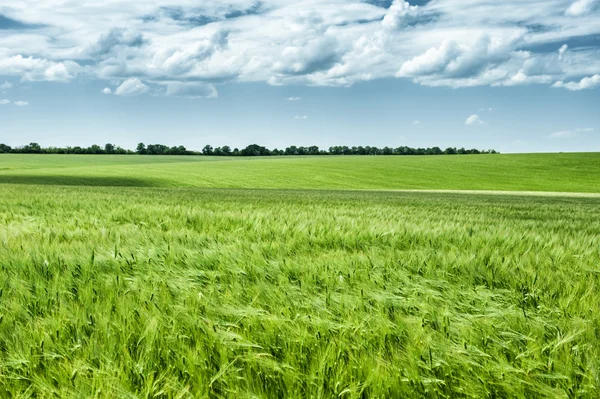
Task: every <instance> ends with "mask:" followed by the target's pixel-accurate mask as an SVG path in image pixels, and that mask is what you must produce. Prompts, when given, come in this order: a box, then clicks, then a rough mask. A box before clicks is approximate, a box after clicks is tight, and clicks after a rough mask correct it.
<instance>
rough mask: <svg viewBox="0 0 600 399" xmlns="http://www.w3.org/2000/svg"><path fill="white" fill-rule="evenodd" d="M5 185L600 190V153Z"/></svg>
mask: <svg viewBox="0 0 600 399" xmlns="http://www.w3.org/2000/svg"><path fill="white" fill-rule="evenodd" d="M0 183H8V184H46V185H97V186H146V187H205V188H210V187H219V188H279V189H338V190H345V189H371V190H372V189H378V190H398V189H439V190H508V191H555V192H586V193H598V192H600V153H580V154H575V153H568V154H514V155H465V156H414V157H413V156H388V157H384V156H377V157H370V156H354V157H343V156H337V157H336V156H325V157H273V158H271V157H264V158H240V157H231V158H225V157H173V156H171V157H169V156H166V157H160V156H154V157H153V156H109V155H98V156H94V155H79V156H78V155H14V154H5V155H2V156H0Z"/></svg>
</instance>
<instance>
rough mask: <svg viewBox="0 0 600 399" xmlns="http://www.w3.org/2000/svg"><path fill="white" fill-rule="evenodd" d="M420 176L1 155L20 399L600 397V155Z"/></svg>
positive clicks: (406, 163) (332, 165) (13, 379)
mask: <svg viewBox="0 0 600 399" xmlns="http://www.w3.org/2000/svg"><path fill="white" fill-rule="evenodd" d="M21 157H22V158H21ZM496 157H498V158H496ZM512 157H517V158H512ZM518 157H521V158H518ZM408 158H410V157H406V159H405V158H404V157H394V158H388V157H377V158H375V157H352V158H346V157H338V158H333V157H325V158H277V159H252V160H246V159H240V158H235V159H211V158H208V157H207V158H205V157H197V158H193V157H190V158H181V157H178V158H169V157H164V158H163V157H137V156H129V157H117V158H112V157H110V156H99V157H95V156H82V157H77V156H70V157H61V156H47V157H43V156H42V157H39V156H35V155H34V156H6V157H5V156H0V183H2V184H0V270H1V272H0V397H82V398H84V397H85V398H87V397H98V398H112V397H126V398H127V397H128V398H147V397H156V398H195V397H214V398H220V397H223V398H229V397H231V398H276V397H291V398H330V397H340V398H384V397H385V398H388V397H391V398H420V397H428V398H461V397H464V398H482V397H483V398H486V397H487V398H512V397H522V398H596V397H599V396H600V212H599V209H600V198H598V197H597V196H595V194H588V195H591V196H590V197H585V196H579V197H575V196H573V197H571V196H569V195H571V194H569V193H566V192H567V191H577V192H583V193H586V192H587V193H594V192H596V193H597V192H600V188H599V187H600V183H599V180H598V175H594V173H595V172H594V171H597V169H598V168H599V167H600V165H599V164H598V162H596V161H597V160H599V159H600V158H599V157H598V155H597V154H559V155H554V156H550V155H522V156H492V157H490V158H487V157H486V156H474V157H468V156H465V157H462V156H461V157H450V156H449V157H423V159H420V158H418V157H415V158H414V160H411V159H412V158H411V159H408ZM442 158H443V159H442ZM446 159H448V161H446ZM518 159H521V160H523V159H526V160H527V161H528V165H536V166H535V167H533V166H532V167H530V166H524V165H521V163H520V162H517V160H518ZM452 160H454V162H455V163H454V164H453V163H452V162H450V161H452ZM429 161H430V162H432V164H430V163H429ZM486 162H487V166H485V167H484V166H481V165H482V164H486ZM509 163H513V164H514V165H516V166H513V167H512V168H508V169H507V170H509V171H510V172H509V175H510V174H511V173H512V174H514V175H517V171H521V172H520V176H521V180H519V179H516V180H514V181H509V180H507V179H505V178H504V177H503V176H504V175H503V174H499V173H497V172H495V171H492V169H493V168H491V166H490V165H505V166H506V164H509ZM475 165H479V167H476V166H475ZM541 165H546V166H547V167H552V168H553V169H548V170H546V172H545V173H542V166H541ZM552 165H554V166H552ZM344 168H345V169H346V171H347V172H346V173H345V175H344V176H345V177H344V176H342V175H343V170H344ZM452 168H454V169H453V170H455V171H458V170H462V171H463V172H462V173H465V175H464V176H467V177H465V178H462V179H459V178H458V177H455V178H454V179H453V180H452V181H450V182H445V181H444V179H441V178H439V177H438V176H437V175H436V174H435V173H434V170H437V171H438V172H439V173H442V174H444V173H449V172H447V171H445V170H446V169H452ZM537 168H539V169H537ZM187 171H189V173H188V172H187ZM318 171H321V172H318ZM400 171H403V172H402V173H401V172H400ZM569 171H571V172H572V173H571V174H569ZM484 172H485V173H484ZM263 173H267V174H266V175H263ZM268 173H273V174H274V176H275V178H271V175H269V174H268ZM284 173H288V174H289V175H290V176H292V177H290V179H291V180H289V181H288V180H285V179H283V175H284ZM311 173H312V174H311ZM317 173H321V174H320V175H318V174H317ZM457 173H458V172H457ZM486 173H487V174H488V175H489V176H493V179H492V180H489V179H488V180H485V179H483V180H480V177H481V176H482V175H484V174H486ZM369 174H371V176H372V179H368V176H369ZM408 175H412V176H413V177H414V176H429V178H430V179H429V180H426V179H425V178H424V177H423V178H424V179H425V180H423V181H413V182H412V186H407V185H408V183H407V182H408V181H409V180H408V177H407V176H408ZM532 175H539V176H540V178H539V179H538V180H536V181H535V182H533V181H532V182H531V184H530V185H529V186H528V185H527V178H529V177H530V176H532ZM278 176H279V177H281V178H279V177H278ZM316 176H321V177H320V178H321V180H318V179H316ZM384 176H387V178H384ZM528 176H529V177H528ZM476 177H477V178H476ZM218 178H223V179H224V180H223V184H222V185H223V187H222V188H203V187H206V186H210V185H218V183H219V181H218ZM294 179H297V180H294ZM494 179H495V180H494ZM338 180H339V182H338ZM295 181H297V182H298V185H300V186H302V187H304V188H314V189H312V190H291V189H290V188H291V186H293V185H294V182H295ZM336 182H337V183H339V184H336ZM467 182H469V184H467ZM27 183H36V184H27ZM38 183H39V184H38ZM75 185H76V186H77V187H76V186H75ZM93 185H97V186H98V187H92V186H93ZM236 185H237V186H239V187H240V188H228V187H229V186H236ZM252 185H254V186H256V188H257V189H245V188H243V187H249V186H252ZM320 185H321V186H320ZM115 186H120V187H115ZM127 186H131V187H127ZM152 186H165V187H152ZM185 186H197V187H185ZM272 186H276V187H274V188H273V189H267V188H264V187H272ZM323 186H325V187H327V188H334V189H336V190H320V189H316V188H319V187H323ZM413 186H419V187H413ZM454 186H460V187H465V188H467V189H470V190H503V189H512V190H516V189H519V190H533V191H539V190H542V191H556V192H563V193H564V194H562V195H565V196H554V195H552V196H546V195H537V196H528V195H511V194H509V193H503V194H504V195H496V193H494V194H492V193H490V194H483V193H479V194H477V195H474V194H463V193H448V192H445V193H444V192H401V191H361V189H368V188H372V187H374V188H377V189H388V190H402V189H412V188H420V189H437V190H440V189H444V188H452V189H456V187H454ZM342 188H353V189H356V190H354V191H344V190H340V189H342Z"/></svg>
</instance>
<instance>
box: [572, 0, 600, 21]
mask: <svg viewBox="0 0 600 399" xmlns="http://www.w3.org/2000/svg"><path fill="white" fill-rule="evenodd" d="M597 6H598V0H576V1H575V2H573V4H571V6H570V7H569V8H567V11H565V15H568V16H570V17H580V16H583V15H585V14H588V13H590V12H592V11H593V10H594V9H595V8H596V7H597Z"/></svg>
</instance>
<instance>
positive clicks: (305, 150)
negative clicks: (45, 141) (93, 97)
mask: <svg viewBox="0 0 600 399" xmlns="http://www.w3.org/2000/svg"><path fill="white" fill-rule="evenodd" d="M0 153H12V154H123V155H213V156H243V157H247V156H273V155H456V154H498V152H497V151H496V150H478V149H475V148H472V149H465V148H456V147H448V148H446V149H444V150H442V149H441V148H440V147H429V148H412V147H406V146H401V147H396V148H392V147H383V148H378V147H371V146H366V147H363V146H354V147H348V146H345V145H344V146H332V147H329V148H328V149H327V150H324V149H320V148H319V147H317V146H316V145H313V146H309V147H303V146H299V147H297V146H290V147H287V148H285V149H277V148H274V149H269V148H266V147H263V146H260V145H258V144H251V145H249V146H247V147H245V148H242V149H238V148H233V149H232V148H231V147H230V146H228V145H224V146H222V147H212V146H211V145H206V146H204V148H202V150H201V151H191V150H188V149H187V148H185V147H184V146H182V145H180V146H174V147H169V146H167V145H163V144H148V145H145V144H144V143H139V144H138V145H137V147H136V149H135V151H133V150H129V149H124V148H122V147H119V146H116V145H114V144H110V143H108V144H105V145H104V146H103V147H101V146H99V145H97V144H94V145H91V146H89V147H79V146H75V147H42V146H40V145H39V144H38V143H29V144H28V145H24V146H19V147H14V148H13V147H10V146H8V145H6V144H0Z"/></svg>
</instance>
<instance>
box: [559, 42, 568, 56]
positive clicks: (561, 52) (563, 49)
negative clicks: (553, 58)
mask: <svg viewBox="0 0 600 399" xmlns="http://www.w3.org/2000/svg"><path fill="white" fill-rule="evenodd" d="M568 49H569V46H568V45H566V44H563V45H562V46H560V48H559V49H558V59H559V60H562V59H563V58H564V56H565V53H566V52H567V50H568Z"/></svg>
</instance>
